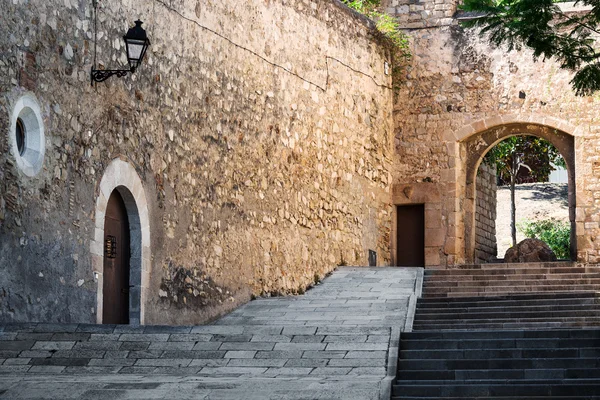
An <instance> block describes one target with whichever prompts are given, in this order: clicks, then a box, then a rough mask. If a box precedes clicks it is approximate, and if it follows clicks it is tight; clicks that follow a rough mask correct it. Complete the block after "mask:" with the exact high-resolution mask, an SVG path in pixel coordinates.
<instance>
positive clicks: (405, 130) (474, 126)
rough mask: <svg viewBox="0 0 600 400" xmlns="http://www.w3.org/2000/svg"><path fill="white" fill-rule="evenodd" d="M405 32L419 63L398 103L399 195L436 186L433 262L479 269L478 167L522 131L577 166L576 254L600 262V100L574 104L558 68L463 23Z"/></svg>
mask: <svg viewBox="0 0 600 400" xmlns="http://www.w3.org/2000/svg"><path fill="white" fill-rule="evenodd" d="M444 3H445V4H447V5H449V6H450V5H452V4H454V2H453V1H445V2H444ZM402 16H403V15H401V16H400V17H402ZM407 33H409V34H410V35H411V37H412V39H411V49H412V52H413V59H412V61H411V65H410V66H409V67H408V68H407V69H406V70H405V72H404V73H403V74H402V76H401V79H399V82H398V85H397V86H398V87H399V91H398V94H397V97H396V102H395V105H394V115H395V150H396V162H395V166H394V173H393V176H394V185H393V186H394V187H393V193H396V191H397V190H402V188H404V187H406V186H407V185H411V184H424V182H427V185H429V186H431V187H432V190H431V193H434V194H433V195H431V196H430V199H429V200H427V201H426V204H429V206H430V207H432V208H438V209H439V210H440V213H441V229H442V230H443V234H442V236H443V238H444V240H443V243H442V244H441V245H439V246H436V250H437V251H436V252H433V251H431V252H430V253H429V257H428V258H426V263H427V264H428V265H436V264H437V263H438V262H439V263H441V264H442V265H450V266H451V265H456V264H460V263H463V262H473V261H474V259H475V253H474V249H475V241H474V228H475V224H474V222H475V218H474V200H475V184H474V174H475V172H476V166H477V165H479V162H480V161H481V157H482V156H483V154H484V153H485V151H486V150H487V149H488V148H490V147H491V146H493V144H494V143H495V142H496V141H498V140H499V139H500V138H503V137H506V136H507V135H514V134H519V133H521V134H523V133H530V134H535V135H538V136H542V137H545V138H547V139H549V140H550V141H552V142H553V143H555V144H556V145H558V147H559V148H560V149H561V152H562V153H563V156H565V158H567V159H569V160H570V161H568V164H570V166H569V184H570V189H569V203H570V206H569V207H570V219H571V223H572V228H573V229H572V235H573V237H572V243H573V246H574V249H573V250H574V251H573V253H574V254H573V255H574V257H576V259H577V260H578V261H580V262H598V261H600V245H599V244H597V243H598V241H597V240H595V238H596V237H597V236H598V234H600V228H599V225H598V224H599V222H600V217H599V215H600V213H599V212H598V211H600V209H599V208H598V207H599V206H600V203H598V201H597V200H595V199H597V198H600V197H599V196H600V191H599V190H600V187H599V184H598V177H599V176H600V175H598V174H597V173H596V172H597V171H600V168H595V167H594V166H595V165H596V164H598V155H597V152H596V150H595V149H597V147H598V146H599V145H600V130H599V126H598V124H597V108H598V102H599V101H600V100H599V98H598V96H589V97H576V96H575V95H574V92H573V90H572V88H571V86H570V84H569V82H570V80H571V77H572V75H571V74H570V73H569V72H567V71H563V70H561V69H560V68H559V66H558V65H557V64H555V63H553V62H552V61H551V60H545V61H542V60H540V61H538V62H534V61H533V57H532V53H531V52H530V51H528V50H523V51H522V52H511V53H507V51H506V50H505V49H503V48H494V47H491V46H490V45H489V44H488V42H487V41H486V40H485V39H484V38H482V37H480V35H479V33H478V32H477V31H475V30H465V29H463V28H462V27H460V26H459V25H458V22H457V21H456V20H454V21H453V23H452V24H451V25H450V26H435V27H430V28H426V29H414V30H407ZM599 165H600V164H599ZM433 187H435V190H433ZM437 193H443V194H445V195H444V196H442V197H441V198H440V196H439V195H437ZM394 201H395V200H394Z"/></svg>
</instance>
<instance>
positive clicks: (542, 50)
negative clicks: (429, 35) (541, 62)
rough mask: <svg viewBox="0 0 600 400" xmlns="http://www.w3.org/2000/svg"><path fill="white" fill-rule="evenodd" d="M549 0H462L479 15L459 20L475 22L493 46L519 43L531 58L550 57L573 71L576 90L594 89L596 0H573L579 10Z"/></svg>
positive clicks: (598, 74)
mask: <svg viewBox="0 0 600 400" xmlns="http://www.w3.org/2000/svg"><path fill="white" fill-rule="evenodd" d="M555 3H556V2H555V1H554V0H464V5H463V6H461V8H462V9H463V10H465V11H470V12H475V13H477V14H480V15H481V17H478V18H474V19H471V20H469V21H466V22H464V23H463V25H464V26H467V27H473V26H477V27H481V28H482V29H481V32H482V34H489V40H490V41H491V42H492V43H493V44H495V45H506V46H507V48H508V50H509V51H512V50H520V49H521V48H522V47H523V46H525V47H529V48H531V49H532V50H533V56H534V59H538V58H540V57H542V58H543V59H553V60H555V61H557V62H558V63H559V65H560V67H561V68H563V69H567V70H570V71H573V72H574V73H575V75H574V76H573V79H572V80H571V85H572V86H573V88H574V89H575V92H576V94H577V95H580V96H584V95H590V94H592V93H594V92H596V91H597V90H599V89H600V52H598V50H597V46H596V40H595V38H594V37H595V35H598V34H600V27H599V25H600V0H578V1H576V2H575V3H576V5H580V6H586V9H588V10H587V11H585V12H582V13H576V14H575V13H569V14H566V13H564V12H562V11H561V9H560V7H559V6H558V5H557V4H555Z"/></svg>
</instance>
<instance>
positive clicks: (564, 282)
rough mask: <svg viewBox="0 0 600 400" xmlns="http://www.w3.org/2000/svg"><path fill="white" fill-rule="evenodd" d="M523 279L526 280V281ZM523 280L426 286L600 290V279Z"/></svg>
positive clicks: (446, 282)
mask: <svg viewBox="0 0 600 400" xmlns="http://www.w3.org/2000/svg"><path fill="white" fill-rule="evenodd" d="M523 279H526V280H525V281H524V280H523ZM523 279H501V280H493V279H492V280H481V281H436V282H431V281H426V282H424V285H425V287H426V288H427V289H434V288H482V287H492V286H513V285H514V286H525V287H533V288H535V287H539V286H561V287H568V286H575V285H579V286H583V285H595V286H596V287H598V288H600V278H580V279H533V278H531V277H529V276H528V277H526V278H523Z"/></svg>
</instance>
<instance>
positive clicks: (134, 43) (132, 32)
mask: <svg viewBox="0 0 600 400" xmlns="http://www.w3.org/2000/svg"><path fill="white" fill-rule="evenodd" d="M142 23H143V22H142V21H140V20H139V19H138V20H137V21H135V26H134V27H133V28H131V29H129V30H128V31H127V34H126V35H125V36H123V39H124V40H125V48H126V49H127V61H128V62H129V69H95V67H96V65H95V63H94V65H93V66H92V73H91V77H92V85H93V84H94V82H104V81H105V80H107V79H108V78H110V77H111V76H113V75H116V76H118V77H119V78H122V77H124V76H125V75H127V73H128V72H131V73H134V72H135V70H136V69H137V68H138V67H139V66H140V64H141V63H142V60H143V59H144V55H146V50H148V46H150V40H148V36H146V31H145V30H144V28H142Z"/></svg>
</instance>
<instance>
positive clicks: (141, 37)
mask: <svg viewBox="0 0 600 400" xmlns="http://www.w3.org/2000/svg"><path fill="white" fill-rule="evenodd" d="M142 23H143V22H142V21H140V20H139V19H138V20H137V21H135V26H134V27H133V28H131V29H129V30H128V31H127V35H125V36H123V39H125V46H126V47H127V60H128V61H129V67H130V69H131V72H134V71H135V69H136V68H137V67H138V66H139V65H140V64H141V62H142V60H143V59H144V56H145V55H146V50H148V46H150V40H148V37H147V36H146V31H145V30H144V28H142Z"/></svg>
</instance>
